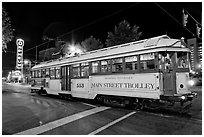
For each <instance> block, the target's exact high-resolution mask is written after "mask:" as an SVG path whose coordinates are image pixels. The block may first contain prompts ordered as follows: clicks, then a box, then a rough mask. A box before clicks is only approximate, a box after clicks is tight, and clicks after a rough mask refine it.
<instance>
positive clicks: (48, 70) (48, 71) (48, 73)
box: [45, 68, 50, 77]
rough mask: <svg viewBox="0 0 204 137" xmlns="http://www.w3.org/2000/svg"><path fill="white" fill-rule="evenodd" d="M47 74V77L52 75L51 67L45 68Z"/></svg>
mask: <svg viewBox="0 0 204 137" xmlns="http://www.w3.org/2000/svg"><path fill="white" fill-rule="evenodd" d="M45 76H46V77H49V76H50V69H49V68H47V69H45Z"/></svg>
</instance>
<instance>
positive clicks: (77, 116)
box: [16, 107, 110, 135]
mask: <svg viewBox="0 0 204 137" xmlns="http://www.w3.org/2000/svg"><path fill="white" fill-rule="evenodd" d="M109 108H110V107H97V108H93V109H90V110H87V111H83V112H80V113H77V114H74V115H71V116H68V117H65V118H62V119H59V120H56V121H53V122H50V123H47V124H45V125H42V126H39V127H35V128H32V129H28V130H25V131H22V132H19V133H17V134H16V135H37V134H41V133H44V132H46V131H49V130H52V129H55V128H57V127H60V126H63V125H65V124H68V123H70V122H73V121H75V120H78V119H81V118H83V117H86V116H89V115H92V114H95V113H98V112H101V111H104V110H107V109H109Z"/></svg>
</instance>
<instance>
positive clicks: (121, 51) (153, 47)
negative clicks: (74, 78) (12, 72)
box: [32, 35, 189, 69]
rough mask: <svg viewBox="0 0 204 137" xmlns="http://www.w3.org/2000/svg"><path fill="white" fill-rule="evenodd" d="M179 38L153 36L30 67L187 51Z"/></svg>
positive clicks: (36, 67)
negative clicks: (151, 53)
mask: <svg viewBox="0 0 204 137" xmlns="http://www.w3.org/2000/svg"><path fill="white" fill-rule="evenodd" d="M183 44H184V43H182V41H181V40H180V39H171V38H170V37H168V36H167V35H162V36H158V37H153V38H149V39H145V40H140V41H135V42H130V43H125V44H121V45H116V46H113V47H108V48H103V49H99V50H94V51H90V52H86V53H83V54H81V55H78V56H72V57H63V58H59V59H55V60H50V61H46V62H41V63H40V64H38V65H36V66H34V67H33V68H32V69H38V68H47V67H51V66H52V67H54V66H63V65H68V64H74V63H77V62H87V61H88V62H89V61H94V60H99V59H108V58H117V57H121V56H130V55H137V54H144V53H150V52H158V51H188V52H189V49H188V48H186V47H185V46H184V45H183Z"/></svg>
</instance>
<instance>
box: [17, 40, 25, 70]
mask: <svg viewBox="0 0 204 137" xmlns="http://www.w3.org/2000/svg"><path fill="white" fill-rule="evenodd" d="M16 45H17V59H16V68H17V69H22V67H23V46H24V40H23V39H17V40H16Z"/></svg>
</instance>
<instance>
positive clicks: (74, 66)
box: [72, 64, 80, 77]
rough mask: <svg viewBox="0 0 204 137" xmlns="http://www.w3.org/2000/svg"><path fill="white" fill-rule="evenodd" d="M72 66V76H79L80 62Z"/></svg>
mask: <svg viewBox="0 0 204 137" xmlns="http://www.w3.org/2000/svg"><path fill="white" fill-rule="evenodd" d="M72 67H73V68H72V70H73V77H80V64H75V65H73V66H72Z"/></svg>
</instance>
